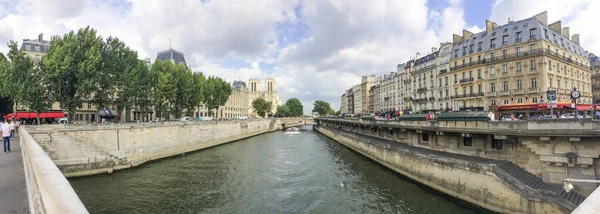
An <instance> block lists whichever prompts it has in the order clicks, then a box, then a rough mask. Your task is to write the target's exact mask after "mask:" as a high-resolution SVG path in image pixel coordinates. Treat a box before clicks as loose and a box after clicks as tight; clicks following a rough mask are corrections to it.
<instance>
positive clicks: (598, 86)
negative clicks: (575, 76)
mask: <svg viewBox="0 0 600 214" xmlns="http://www.w3.org/2000/svg"><path fill="white" fill-rule="evenodd" d="M592 88H593V89H596V88H600V85H598V84H593V85H592ZM563 90H566V89H563Z"/></svg>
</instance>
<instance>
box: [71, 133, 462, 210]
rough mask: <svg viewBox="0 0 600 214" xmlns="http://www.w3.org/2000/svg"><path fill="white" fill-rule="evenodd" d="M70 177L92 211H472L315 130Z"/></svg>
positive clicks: (273, 135) (262, 138)
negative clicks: (133, 166)
mask: <svg viewBox="0 0 600 214" xmlns="http://www.w3.org/2000/svg"><path fill="white" fill-rule="evenodd" d="M302 130H303V131H302V133H301V134H300V135H297V136H287V135H284V134H283V132H274V133H269V134H263V135H260V136H256V137H252V138H248V139H245V140H240V141H238V142H233V143H229V144H226V145H221V146H217V147H213V148H209V149H205V150H202V151H198V152H195V153H190V154H186V155H181V156H177V157H173V158H168V159H164V160H159V161H156V162H152V163H148V164H144V165H142V166H139V167H137V168H134V169H129V170H125V171H119V172H116V173H114V174H112V175H99V176H93V177H87V178H79V179H73V180H71V184H72V185H73V187H74V188H75V190H76V192H77V193H78V194H79V197H80V198H81V200H82V201H83V202H84V204H85V205H86V207H87V208H88V210H89V211H90V212H91V213H469V212H472V211H470V210H469V208H466V207H463V206H461V205H458V204H456V203H453V202H451V201H448V200H446V199H445V198H444V197H443V196H440V195H438V194H435V193H433V192H432V191H430V190H426V189H424V188H423V187H421V186H419V185H416V184H415V183H413V182H410V181H408V180H406V179H405V178H404V177H402V176H399V175H397V174H396V173H394V172H392V171H390V170H388V169H386V168H384V167H383V166H381V165H378V164H377V163H375V162H373V161H370V160H368V159H367V158H365V157H363V156H361V155H360V154H358V153H356V152H354V151H352V150H350V149H348V148H346V147H344V146H342V145H340V144H339V143H337V142H335V141H332V140H331V139H329V138H327V137H325V136H323V135H320V134H318V133H316V132H314V131H312V129H310V126H305V127H303V128H302Z"/></svg>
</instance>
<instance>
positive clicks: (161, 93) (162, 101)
mask: <svg viewBox="0 0 600 214" xmlns="http://www.w3.org/2000/svg"><path fill="white" fill-rule="evenodd" d="M174 69H175V68H174V66H173V63H171V62H169V61H164V62H163V61H158V60H157V61H156V62H154V64H152V69H151V74H152V77H153V85H154V94H153V95H154V97H153V101H154V102H153V104H154V111H155V112H156V117H157V118H160V117H162V115H163V113H167V112H168V111H169V109H170V108H169V107H170V105H169V103H168V101H169V99H170V98H171V97H173V96H175V90H176V88H175V85H173V84H172V79H173V74H172V73H173V72H172V70H174Z"/></svg>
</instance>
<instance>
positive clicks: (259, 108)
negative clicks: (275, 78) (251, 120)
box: [252, 97, 272, 117]
mask: <svg viewBox="0 0 600 214" xmlns="http://www.w3.org/2000/svg"><path fill="white" fill-rule="evenodd" d="M271 105H272V103H271V102H269V101H266V100H265V99H263V98H262V97H259V98H256V99H255V100H253V101H252V107H253V108H254V112H256V114H258V115H259V116H263V117H266V116H267V113H270V112H271Z"/></svg>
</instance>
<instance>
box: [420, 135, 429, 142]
mask: <svg viewBox="0 0 600 214" xmlns="http://www.w3.org/2000/svg"><path fill="white" fill-rule="evenodd" d="M421 140H423V141H429V133H423V137H422V139H421Z"/></svg>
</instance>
